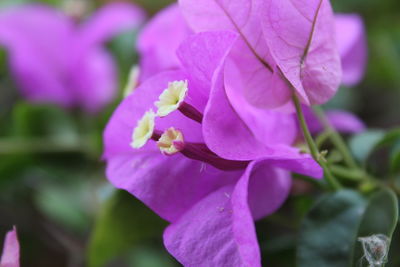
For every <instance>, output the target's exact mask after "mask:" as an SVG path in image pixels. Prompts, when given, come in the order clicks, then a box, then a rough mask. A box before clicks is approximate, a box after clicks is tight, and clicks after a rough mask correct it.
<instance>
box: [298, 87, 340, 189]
mask: <svg viewBox="0 0 400 267" xmlns="http://www.w3.org/2000/svg"><path fill="white" fill-rule="evenodd" d="M292 98H293V103H294V105H295V107H296V113H297V117H298V119H299V122H300V127H301V129H302V131H303V135H304V138H305V139H306V142H307V144H308V147H309V148H310V152H311V155H312V157H313V158H314V160H315V161H316V162H318V164H319V165H320V166H321V167H322V168H323V169H324V173H325V178H326V181H327V182H328V184H329V185H330V187H331V188H332V189H333V190H338V189H340V188H341V187H342V186H341V184H340V183H339V182H338V181H337V180H336V178H335V177H334V176H333V175H332V173H331V171H330V169H329V166H328V163H327V162H326V160H325V158H324V157H323V155H321V154H320V153H319V151H318V147H317V145H316V144H315V142H314V139H313V137H312V136H311V133H310V130H309V129H308V126H307V123H306V119H305V117H304V113H303V110H302V108H301V104H300V101H299V99H298V98H297V96H296V94H295V93H294V94H293V97H292Z"/></svg>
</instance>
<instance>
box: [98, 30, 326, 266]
mask: <svg viewBox="0 0 400 267" xmlns="http://www.w3.org/2000/svg"><path fill="white" fill-rule="evenodd" d="M237 38H238V35H237V34H236V33H234V32H231V31H213V32H204V33H199V34H196V35H194V36H191V37H189V38H188V39H187V40H185V42H183V43H182V45H181V46H180V47H179V49H178V51H177V54H178V58H179V59H180V60H181V64H182V66H185V67H184V68H183V69H181V70H176V71H168V72H163V73H160V74H158V75H155V76H153V77H151V78H150V79H148V80H146V81H144V82H143V83H142V84H141V86H139V87H138V88H137V89H136V90H135V91H134V92H133V93H132V94H131V95H130V96H128V97H127V98H126V99H125V100H124V101H123V102H122V103H121V105H120V106H119V107H118V109H117V110H116V111H115V113H114V115H113V116H112V118H111V120H110V122H109V124H108V125H107V128H106V131H105V134H104V141H105V153H104V158H105V160H106V161H107V177H108V178H109V180H110V181H111V183H112V184H113V185H114V186H116V187H117V188H121V189H124V190H127V191H129V192H130V193H132V194H133V195H134V196H136V197H137V198H139V199H140V200H142V201H143V202H144V203H145V204H146V205H148V206H149V207H150V208H152V209H153V210H154V211H155V212H156V213H157V214H158V215H160V216H161V217H162V218H164V219H166V220H167V221H169V222H170V223H171V224H170V226H169V227H168V228H167V230H166V231H165V234H164V242H165V245H166V247H167V249H168V251H169V252H170V253H171V254H172V255H173V256H174V257H176V258H177V259H178V260H179V261H180V262H181V263H182V264H184V265H185V266H204V265H205V266H261V259H260V252H259V247H258V242H257V238H256V233H255V228H254V220H258V219H261V218H263V217H265V216H266V215H268V214H271V213H272V212H274V211H275V210H276V209H278V208H279V207H280V206H281V204H282V203H283V202H284V200H285V199H286V198H287V195H288V193H289V189H290V186H291V178H290V173H289V172H288V170H290V171H294V172H298V173H302V174H305V175H309V176H312V177H317V178H319V177H321V176H322V170H321V168H320V167H319V166H318V165H317V164H316V162H315V161H314V160H313V159H312V158H311V157H310V155H308V154H301V153H300V152H299V150H298V149H295V148H293V147H291V141H289V140H291V139H292V137H290V138H289V137H286V136H283V137H274V136H273V135H274V134H275V135H277V127H282V129H281V130H282V131H284V130H286V128H285V127H286V126H285V124H278V123H277V121H275V120H274V121H272V124H273V125H269V123H268V121H267V122H265V123H264V124H265V125H266V128H267V129H263V127H262V124H258V125H256V126H255V127H253V128H252V129H251V130H250V129H246V126H245V125H246V124H245V123H244V122H241V119H240V117H238V115H237V114H236V113H234V109H233V108H232V107H231V110H229V112H226V109H225V107H223V106H222V105H223V104H224V102H223V101H226V98H225V99H223V101H221V102H218V103H217V102H216V101H217V99H216V97H218V94H219V93H220V89H221V87H220V85H223V84H222V83H221V81H222V79H221V78H222V77H223V74H224V73H223V71H222V70H223V66H224V62H225V59H226V57H227V55H228V54H229V51H230V49H231V48H232V47H233V45H234V43H235V42H236V40H237ZM215 43H218V46H214V45H213V44H215ZM212 98H213V99H214V100H211V99H212ZM211 102H213V103H217V105H220V107H221V110H220V114H219V118H221V120H222V121H225V122H233V123H231V124H230V126H229V125H227V124H225V125H223V126H222V127H220V125H213V124H212V123H210V121H209V120H208V119H207V117H210V116H209V115H207V114H209V110H215V109H214V108H211V106H215V105H214V104H213V103H211ZM244 108H246V107H244ZM249 112H250V113H251V112H254V110H253V111H251V110H249ZM157 114H158V115H157ZM241 114H244V115H243V116H246V118H247V119H249V118H255V119H258V120H260V118H257V117H258V116H259V115H264V113H253V114H250V115H248V116H247V115H246V114H245V112H244V111H243V112H242V113H241ZM272 116H273V115H272V114H270V117H272ZM264 119H265V118H264ZM206 121H208V122H207V123H206ZM237 123H239V124H240V125H241V126H240V127H243V128H237V126H236V124H237ZM294 126H295V125H294ZM287 129H288V130H289V131H290V130H291V129H292V128H287ZM293 129H294V130H295V127H294V128H293ZM213 130H216V131H218V132H219V134H220V135H221V136H222V135H224V137H225V138H221V142H222V143H221V144H220V145H221V146H222V147H224V148H226V146H227V145H226V143H229V142H230V141H229V140H232V139H236V140H237V141H238V143H237V145H240V144H241V143H242V145H240V146H241V147H245V146H246V145H247V144H257V146H255V147H250V146H247V147H246V151H247V152H248V153H247V154H243V155H244V156H243V155H242V156H243V157H242V158H239V157H235V156H234V155H233V156H232V155H231V156H229V153H231V152H232V151H229V150H227V149H220V150H218V147H217V146H214V147H210V146H209V144H210V143H212V142H208V141H207V140H206V139H205V138H204V137H203V135H206V134H207V133H208V132H212V131H213ZM244 130H247V131H248V132H243V135H241V134H242V132H241V131H244ZM250 131H252V132H253V133H257V135H258V136H262V135H264V137H266V138H267V139H268V138H271V139H273V140H275V142H276V144H275V143H273V142H272V140H268V141H266V142H265V143H264V142H263V141H262V140H261V139H260V140H255V139H256V138H255V136H254V135H251V134H249V132H250ZM294 134H295V133H294ZM294 134H293V133H292V134H291V135H292V136H293V135H294ZM240 139H245V141H244V142H242V141H241V140H240ZM214 141H215V140H214ZM268 142H269V143H268ZM251 149H253V150H255V151H256V153H253V152H251V151H250V150H251ZM224 155H227V156H226V157H224ZM216 248H218V249H216Z"/></svg>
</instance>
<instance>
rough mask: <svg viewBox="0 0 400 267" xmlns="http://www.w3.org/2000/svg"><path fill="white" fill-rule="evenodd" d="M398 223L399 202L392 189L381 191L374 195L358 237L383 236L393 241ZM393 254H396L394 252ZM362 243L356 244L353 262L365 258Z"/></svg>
mask: <svg viewBox="0 0 400 267" xmlns="http://www.w3.org/2000/svg"><path fill="white" fill-rule="evenodd" d="M397 222H398V200H397V197H396V195H395V194H394V193H393V192H392V191H391V190H390V189H384V190H381V191H379V192H377V193H375V194H373V195H372V197H371V198H370V200H369V203H368V206H367V208H366V210H365V212H364V215H363V218H362V221H361V223H360V226H359V229H358V234H357V237H369V236H372V235H377V234H383V235H385V236H386V237H387V238H389V240H390V239H391V237H392V235H393V232H394V230H395V229H396V225H397ZM392 253H396V252H395V251H392ZM363 254H364V253H363V251H362V246H361V243H360V242H356V244H355V253H354V258H353V262H354V263H357V262H358V261H359V260H360V259H361V258H362V257H363Z"/></svg>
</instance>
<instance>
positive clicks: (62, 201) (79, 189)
mask: <svg viewBox="0 0 400 267" xmlns="http://www.w3.org/2000/svg"><path fill="white" fill-rule="evenodd" d="M70 175H72V174H70ZM67 182H68V183H66V182H64V183H62V182H60V181H59V182H58V183H57V184H56V183H42V184H40V186H38V187H37V192H36V196H35V201H36V205H37V207H39V209H40V210H41V211H42V212H43V214H45V215H46V216H47V217H49V218H51V219H52V220H53V221H56V222H57V223H58V224H60V225H62V226H64V227H67V228H68V229H72V230H74V231H75V232H83V231H85V230H87V229H88V227H89V222H90V213H89V212H88V209H87V206H88V204H87V202H88V198H90V188H89V186H90V185H91V184H89V183H87V182H86V181H85V180H81V181H80V182H78V181H74V182H70V181H67Z"/></svg>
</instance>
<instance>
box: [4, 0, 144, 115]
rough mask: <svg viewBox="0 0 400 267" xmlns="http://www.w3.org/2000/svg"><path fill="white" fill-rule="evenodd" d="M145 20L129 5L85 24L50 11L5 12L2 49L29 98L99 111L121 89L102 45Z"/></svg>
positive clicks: (32, 8) (104, 12)
mask: <svg viewBox="0 0 400 267" xmlns="http://www.w3.org/2000/svg"><path fill="white" fill-rule="evenodd" d="M143 19H144V14H143V12H142V10H141V9H139V8H138V7H136V6H134V5H131V4H128V3H114V4H109V5H107V6H105V7H103V8H102V9H100V10H98V11H97V12H96V13H95V14H93V15H92V17H90V18H89V19H88V20H86V21H85V22H83V23H82V24H80V25H77V24H76V23H75V22H74V21H73V19H72V18H71V17H68V16H66V15H65V14H63V13H61V12H60V11H59V10H56V9H53V8H51V7H47V6H43V5H39V4H32V5H23V6H17V7H14V8H10V9H6V10H2V11H1V12H0V45H2V46H4V47H5V48H6V50H7V51H8V52H9V60H10V68H11V72H12V74H13V76H14V79H15V81H16V83H17V85H18V86H19V89H20V90H21V92H22V94H23V95H24V96H25V97H26V98H27V99H28V100H30V101H35V102H51V103H55V104H58V105H61V106H63V107H82V108H84V109H85V110H87V111H90V112H96V111H98V110H99V109H101V108H102V107H103V106H104V105H106V104H107V103H109V102H110V101H111V100H112V99H113V97H114V95H115V93H116V90H117V75H116V66H115V64H114V61H113V59H112V57H111V56H110V54H109V53H108V52H107V51H106V50H105V49H104V47H103V46H102V44H103V43H104V42H105V41H107V40H108V39H110V38H111V37H112V36H114V35H115V34H117V33H119V32H121V31H123V30H127V29H132V28H135V27H138V26H139V25H140V24H141V23H142V21H143Z"/></svg>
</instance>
